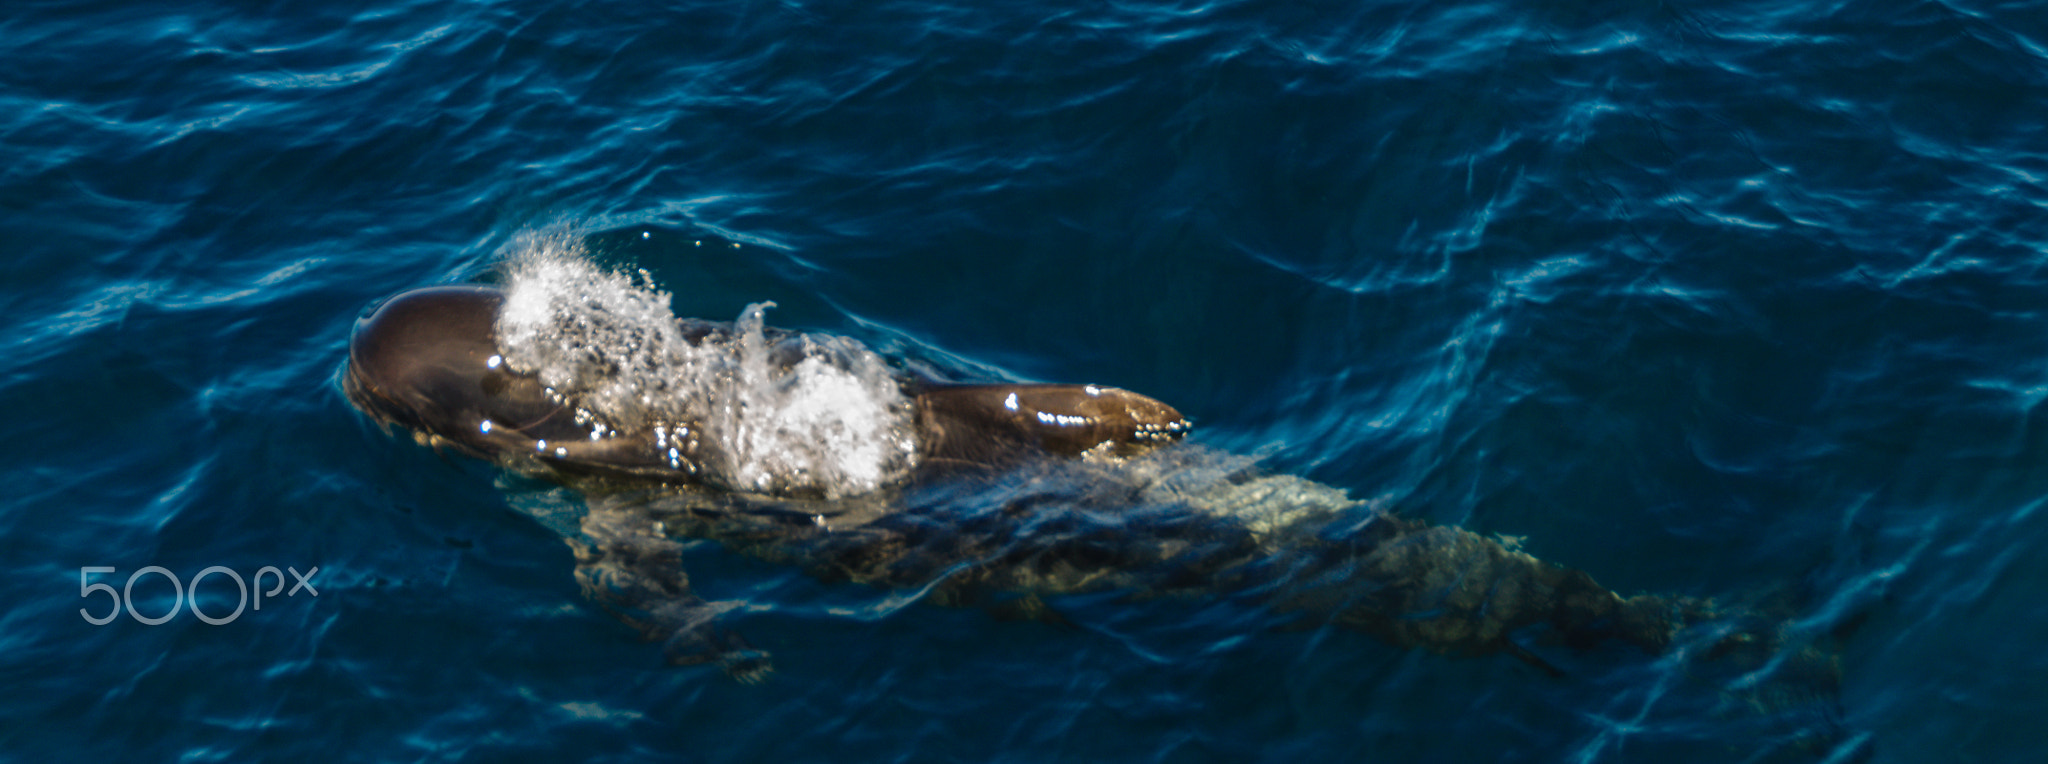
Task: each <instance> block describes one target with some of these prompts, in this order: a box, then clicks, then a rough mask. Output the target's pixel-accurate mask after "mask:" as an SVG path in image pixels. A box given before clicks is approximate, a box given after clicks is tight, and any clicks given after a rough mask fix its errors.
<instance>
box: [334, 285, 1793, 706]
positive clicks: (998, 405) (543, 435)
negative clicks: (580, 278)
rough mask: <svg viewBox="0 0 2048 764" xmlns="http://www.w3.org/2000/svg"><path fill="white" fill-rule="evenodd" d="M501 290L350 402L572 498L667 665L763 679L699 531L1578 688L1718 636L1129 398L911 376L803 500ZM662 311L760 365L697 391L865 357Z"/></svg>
mask: <svg viewBox="0 0 2048 764" xmlns="http://www.w3.org/2000/svg"><path fill="white" fill-rule="evenodd" d="M511 299H512V298H511V297H509V296H508V294H507V292H506V291H504V290H500V289H498V288H495V287H490V286H481V285H467V286H442V287H432V288H425V289H419V290H415V291H410V292H406V293H403V294H400V295H397V296H395V297H392V298H389V299H387V300H385V301H384V302H383V303H382V304H381V305H380V306H378V307H376V308H375V309H374V310H373V311H372V312H370V313H369V315H367V316H366V317H364V318H362V319H361V320H359V321H358V323H357V326H356V328H355V330H354V332H353V334H352V336H351V338H350V341H349V349H348V362H347V370H346V372H345V374H344V389H345V391H346V393H347V396H348V398H349V400H350V401H352V402H353V403H354V405H355V406H357V407H358V408H359V409H360V410H361V411H363V412H364V413H366V414H367V415H369V416H370V417H372V418H373V419H375V420H377V421H379V422H382V423H385V424H388V425H396V426H398V427H401V428H403V429H404V430H406V431H409V432H410V433H412V434H413V435H414V436H416V437H417V438H418V439H419V440H420V441H421V442H423V443H427V444H430V445H434V446H437V447H443V448H448V449H452V450H454V451H458V452H461V453H465V454H469V455H472V456H476V457H480V458H483V459H487V460H491V461H493V462H495V463H497V464H500V465H503V466H505V467H507V468H510V469H514V470H517V471H521V472H527V473H532V474H540V475H544V476H547V477H551V478H554V479H557V480H560V481H563V482H566V483H569V484H571V485H573V486H575V487H578V488H580V489H582V490H583V492H584V494H585V496H586V499H587V502H588V505H589V506H588V511H587V513H586V515H585V516H584V517H583V519H582V521H581V522H582V528H581V532H580V533H579V534H577V537H576V538H572V539H570V543H571V545H572V546H573V547H574V548H575V549H576V552H577V560H578V569H577V576H578V578H579V580H580V581H581V582H582V583H583V585H584V588H585V590H586V593H587V594H588V595H589V596H590V597H591V598H592V600H593V601H595V602H596V603H597V604H599V605H600V606H602V607H604V608H605V609H607V610H610V611H611V612H613V613H615V614H616V615H618V616H619V617H620V618H621V619H623V620H625V621H626V622H627V623H629V624H631V625H633V626H635V627H637V628H639V629H641V630H642V631H643V632H645V633H646V635H648V636H649V637H650V638H653V639H657V640H659V641H662V642H663V643H664V644H665V645H666V646H667V650H668V654H669V656H670V658H671V659H672V661H673V662H676V663H679V664H688V663H706V662H709V663H714V664H716V665H719V666H721V667H723V668H724V669H725V670H726V671H727V672H729V673H730V674H732V675H733V676H735V677H736V678H739V679H742V680H747V681H751V680H755V679H758V678H759V677H760V676H762V674H763V673H765V672H766V671H767V670H768V666H769V664H768V658H767V656H766V654H765V653H763V652H762V651H760V650H757V649H755V648H753V647H752V646H751V645H749V644H748V643H747V642H746V641H745V640H744V639H742V638H741V637H739V636H738V635H737V634H736V633H734V632H732V631H730V630H728V629H727V628H726V627H725V626H723V625H721V618H720V613H721V612H723V611H725V610H729V609H730V608H731V605H729V604H720V603H711V602H706V601H703V600H701V599H699V598H698V597H697V596H696V595H695V594H694V593H693V592H692V589H691V587H690V582H689V578H688V576H687V574H686V573H685V572H684V571H683V570H682V566H681V563H680V556H679V554H678V553H679V550H680V548H681V546H680V544H681V540H684V539H698V538H701V539H711V540H714V541H717V542H719V543H721V544H722V545H723V546H725V547H726V548H728V549H730V550H732V551H735V552H738V553H742V554H748V555H753V556H755V557H759V558H762V559H766V560H770V561H774V562H780V563H787V564H791V565H795V566H798V567H800V568H802V569H804V570H805V571H807V572H808V573H810V574H812V575H814V576H816V577H818V578H820V579H823V580H826V581H846V582H853V583H858V584H864V585H869V586H875V587H886V588H893V589H905V590H914V591H917V592H919V593H920V596H921V597H922V598H923V599H924V600H925V601H928V602H933V603H936V604H942V605H988V606H991V607H1000V608H1013V609H1015V610H1017V611H1019V612H1022V613H1025V614H1027V615H1032V616H1034V617H1040V618H1046V619H1049V620H1057V619H1058V616H1057V614H1055V613H1052V612H1051V611H1050V609H1049V608H1047V607H1046V606H1045V604H1044V600H1043V599H1041V598H1042V597H1045V596H1051V595H1059V594H1069V593H1078V592H1089V591H1122V592H1129V593H1132V594H1134V595H1140V596H1152V595H1160V594H1190V595H1214V594H1218V593H1244V594H1246V595H1247V596H1250V597H1253V598H1256V599H1257V600H1258V601H1260V602H1263V603H1265V604H1266V605H1268V606H1270V607H1272V608H1274V609H1276V610H1279V611H1287V612H1298V613H1302V614H1304V615H1306V616H1308V617H1311V618H1314V619H1317V620H1318V621H1320V622H1327V623H1333V624H1336V625H1339V626H1343V627H1348V628H1352V629H1355V630H1359V631H1362V632H1365V633H1368V634H1372V635H1374V636H1377V637H1378V638H1380V639H1383V640H1385V641H1387V642H1390V643H1392V644H1395V645H1400V646H1405V647H1419V648H1424V649H1428V650H1431V651H1435V652H1439V653H1447V654H1464V655H1476V654H1487V653H1506V654H1509V655H1512V656H1514V657H1516V658H1519V659H1521V660H1523V661H1525V662H1527V663H1529V664H1530V665H1532V666H1535V667H1537V668H1539V669H1541V670H1543V671H1545V672H1547V673H1551V674H1562V673H1563V672H1562V671H1560V670H1559V669H1557V668H1556V667H1555V664H1554V662H1553V661H1551V660H1549V659H1546V658H1544V657H1542V656H1541V655H1539V652H1541V651H1545V650H1549V649H1553V648H1555V647H1557V646H1568V647H1572V648H1579V649H1588V648H1592V647H1594V646H1596V645H1600V644H1603V643H1621V644H1626V645H1632V646H1634V647H1635V648H1638V649H1640V650H1642V651H1645V652H1648V653H1652V654H1657V653H1662V652H1664V651H1666V650H1668V649H1670V648H1671V647H1672V646H1673V644H1674V643H1675V641H1677V640H1680V639H1681V637H1682V635H1683V634H1684V633H1686V630H1687V629H1689V628H1690V627H1693V626H1696V625H1699V624H1703V623H1707V622H1710V621H1715V620H1717V619H1724V618H1727V616H1726V615H1725V614H1724V613H1722V612H1720V610H1718V609H1717V607H1716V606H1715V604H1714V603H1713V602H1711V601H1709V600H1705V599H1700V598H1694V597H1685V596H1658V595H1649V594H1638V595H1633V596H1625V595H1623V594H1621V593H1618V592H1616V591H1613V590H1611V589H1608V588H1606V587H1604V586H1602V585H1600V584H1599V583H1597V582H1596V581H1595V580H1594V579H1593V577H1592V576H1590V575H1589V574H1587V573H1585V572H1583V571H1579V570H1574V569H1570V568H1566V567H1564V566H1560V565H1557V564H1553V563H1550V562H1545V561H1543V560H1540V559H1537V558H1535V557H1533V556H1531V555H1529V554H1528V553H1526V552H1523V551H1521V550H1520V549H1519V545H1518V544H1515V543H1511V542H1504V541H1502V540H1497V539H1494V538H1488V537H1485V536H1481V535H1479V534H1476V533H1473V532H1470V531H1466V530H1463V529H1460V528H1456V527H1447V526H1437V525H1430V524H1428V523H1423V522H1418V521H1414V520H1409V519H1404V518H1401V517H1397V516H1394V515H1392V514H1388V513H1385V512H1383V511H1380V510H1378V509H1377V508H1374V507H1370V506H1366V505H1364V504H1362V503H1361V502H1358V501H1354V500H1351V499H1349V498H1348V497H1346V496H1345V495H1344V493H1343V492H1342V491H1339V490H1336V489H1332V488H1330V487H1328V486H1322V485H1319V484H1316V483H1313V482H1312V481H1307V480H1303V479H1300V478H1296V477H1292V476H1287V475H1280V474H1274V473H1270V472H1266V471H1264V470H1262V469H1260V468H1258V467H1257V466H1256V464H1255V463H1253V462H1252V460H1249V459H1246V458H1243V457H1234V456H1230V455H1224V454H1219V453H1218V452H1215V451H1213V450H1209V449H1205V448H1203V447H1201V446H1199V445H1196V444H1191V443H1182V442H1180V441H1182V439H1183V438H1184V436H1185V435H1187V434H1188V432H1189V430H1190V425H1189V422H1188V420H1187V418H1186V417H1184V416H1182V415H1181V413H1180V412H1178V411H1176V410H1175V409H1174V408H1173V407H1171V406H1169V405H1167V404H1165V403H1162V402H1160V401H1157V400H1154V399H1152V398H1149V397H1146V396H1143V395H1140V394H1137V393H1133V392H1130V391H1127V390H1122V389H1118V388H1114V387H1105V386H1096V385H1063V384H1053V385H1046V384H976V385H959V384H948V383H944V382H941V381H936V380H932V379H925V378H920V377H918V376H917V375H915V374H909V373H900V374H896V375H895V376H894V377H893V378H892V379H893V381H892V384H894V385H896V386H897V388H898V389H899V390H900V392H901V393H902V395H903V398H904V401H906V402H905V403H902V404H901V405H900V406H899V408H902V409H905V410H904V411H902V412H900V413H902V414H903V415H904V417H903V418H904V420H905V421H907V422H908V423H909V425H908V428H907V432H908V435H907V439H906V440H905V441H904V442H901V443H895V444H894V445H890V446H889V447H887V448H883V449H881V456H880V457H879V458H881V459H883V460H884V461H889V460H894V462H893V463H900V464H903V465H908V466H907V467H906V468H905V469H903V470H901V471H899V472H895V473H882V474H883V475H884V478H885V479H882V480H880V481H879V482H877V483H875V484H874V485H872V486H870V487H867V488H866V489H864V490H860V491H855V492H850V493H849V492H845V491H838V492H835V491H833V490H831V489H829V488H828V487H820V486H819V485H818V484H807V483H805V482H804V481H803V480H802V479H800V478H801V474H799V473H803V472H804V470H805V469H809V468H802V469H796V470H794V472H792V473H791V474H798V477H797V478H789V479H786V480H781V482H777V480H776V479H747V478H746V477H745V474H746V473H745V468H746V467H747V466H748V465H746V464H739V465H738V466H734V465H735V462H736V461H738V462H744V461H746V458H745V457H747V456H748V455H747V454H740V453H738V452H739V451H742V450H744V449H742V448H741V447H739V446H735V445H732V441H734V440H735V439H736V437H737V436H735V435H734V433H733V432H730V431H727V432H720V431H719V427H720V424H719V422H718V421H716V420H718V419H719V417H721V416H728V415H730V416H738V414H737V413H734V412H733V411H732V409H735V408H745V406H746V405H747V404H746V402H745V401H743V400H742V401H740V402H738V403H734V402H732V401H730V400H728V401H725V402H723V403H722V404H717V405H711V406H701V407H698V408H697V409H694V410H696V411H698V412H699V414H698V415H697V416H696V417H695V418H694V419H693V418H690V417H684V416H678V415H675V414H674V410H672V411H670V412H669V413H668V414H659V413H644V412H643V413H641V414H636V415H635V417H633V418H628V417H622V416H619V415H618V414H616V413H613V414H611V415H609V416H607V415H604V414H602V413H601V412H599V413H593V412H592V411H591V410H590V409H589V408H588V407H587V406H586V405H585V404H587V403H588V402H589V400H588V399H591V398H594V397H596V396H598V395H600V393H599V392H594V391H598V390H600V388H599V387H597V386H595V383H591V382H590V381H589V379H584V380H583V381H581V382H578V381H576V380H575V379H570V378H568V377H562V378H559V379H552V380H551V379H549V378H548V377H547V375H546V374H544V373H541V372H536V371H534V370H531V369H521V368H518V366H519V365H518V364H515V363H513V361H512V359H511V358H510V357H509V356H508V353H510V352H511V348H509V347H508V345H509V344H511V343H509V342H508V341H507V339H506V337H505V336H504V335H505V333H506V330H505V322H506V316H505V314H507V313H508V312H509V311H511V310H512V308H511V307H509V306H508V302H509V301H510V300H511ZM600 313H602V311H600ZM750 315H751V319H752V320H755V321H757V320H758V311H755V312H754V313H752V314H750ZM600 319H601V316H600ZM578 320H599V319H591V318H587V317H586V318H580V319H578ZM670 320H672V321H673V322H674V323H673V325H672V326H669V327H664V328H662V329H661V330H662V331H668V330H669V329H674V330H675V332H674V334H673V337H675V338H680V342H681V345H682V347H680V348H679V349H674V351H673V352H685V351H688V352H695V351H696V350H700V349H706V348H710V349H723V350H722V351H721V352H725V351H730V353H731V354H735V355H734V357H739V358H743V359H745V358H751V359H752V360H751V361H746V360H742V361H734V362H732V363H730V364H728V365H726V366H722V367H718V368H717V369H714V370H713V372H709V373H707V376H705V378H704V379H705V380H709V381H702V384H709V385H716V384H724V383H729V382H732V381H733V378H734V377H735V375H742V374H744V373H746V372H745V368H746V366H747V364H748V363H752V364H754V365H755V366H757V367H763V368H779V369H783V370H785V371H787V370H792V369H799V368H808V367H806V366H805V365H806V364H811V365H813V366H818V365H821V364H822V365H824V366H829V365H830V364H832V363H838V364H840V365H841V366H848V367H850V366H852V365H857V364H856V363H855V362H854V361H849V360H847V359H846V357H845V356H846V353H844V352H841V351H844V350H845V348H844V347H840V346H831V345H830V343H825V344H822V345H821V344H820V343H818V342H815V341H811V340H806V339H804V338H803V337H802V336H799V335H795V334H792V333H780V332H776V331H775V330H769V329H765V328H761V327H758V326H750V325H749V320H748V319H746V318H743V320H742V321H739V322H735V323H732V324H721V323H715V322H708V321H697V320H691V319H676V318H673V317H671V318H670ZM636 331H638V330H636ZM630 336H635V337H637V336H639V335H630ZM750 338H751V339H750ZM634 342H639V340H634ZM571 349H572V350H573V349H574V348H571ZM629 363H651V362H643V361H620V360H618V359H598V361H595V362H592V363H588V364H585V366H586V367H589V368H590V369H595V371H590V372H589V373H588V374H587V375H586V376H587V377H589V378H594V379H598V380H599V381H602V380H603V379H605V378H608V377H609V376H614V375H618V374H624V373H626V371H627V370H624V369H621V368H618V367H619V366H621V365H622V364H629ZM557 376H560V375H557ZM834 379H836V378H834ZM565 380H566V381H565ZM721 380H723V381H722V382H721ZM674 394H676V395H687V394H691V391H689V390H681V391H675V392H674ZM644 397H645V396H643V398H644ZM640 403H642V404H645V403H647V401H645V400H641V401H640ZM636 405H637V404H636ZM650 405H651V404H650ZM892 405H894V404H892ZM632 410H633V411H639V409H632ZM675 410H682V409H675ZM647 411H654V410H653V409H648V410H647ZM741 413H743V412H741ZM826 413H827V414H829V413H830V412H826ZM629 419H630V420H629ZM733 421H734V422H739V424H733V422H728V423H727V424H728V425H731V426H732V427H737V428H741V429H744V427H745V426H748V425H746V423H745V422H742V421H740V420H737V419H736V420H733ZM841 424H843V423H841ZM834 428H836V429H834ZM728 429H731V428H728ZM843 429H845V428H844V427H841V426H839V425H838V424H835V425H833V427H831V428H826V429H824V430H820V431H821V432H832V433H838V434H840V435H845V434H847V433H841V432H839V431H840V430H843ZM852 434H854V435H858V434H860V433H852ZM750 453H751V452H750ZM1013 468H1014V469H1019V470H1023V471H1024V474H1045V473H1047V472H1048V471H1049V472H1054V473H1061V474H1065V475H1068V476H1070V477H1072V476H1080V479H1073V480H1068V481H1065V482H1059V481H1053V482H1055V483H1058V484H1059V485H1061V486H1065V487H1062V488H1058V489H1046V490H1040V491H1036V492H1034V491H1033V490H1023V489H1018V488H1015V487H1014V486H1007V485H1005V484H1004V482H1003V481H1004V480H1005V477H1004V475H1005V473H1004V472H1003V470H1005V469H1013ZM1032 470H1037V472H1035V473H1034V472H1031V471H1032ZM1073 486H1079V487H1073ZM961 492H967V493H970V494H973V493H975V492H979V494H977V496H979V497H980V499H981V503H982V504H984V505H986V506H988V507H991V508H992V509H989V510H987V511H980V512H973V513H966V514H962V513H958V512H951V511H948V510H947V506H948V497H950V496H954V495H957V494H959V493H961ZM1709 642H1710V646H1711V648H1712V649H1713V650H1716V651H1721V652H1727V651H1730V650H1736V651H1742V650H1747V651H1750V652H1752V653H1755V654H1757V655H1759V656H1762V655H1767V654H1769V653H1770V652H1771V651H1772V650H1774V649H1775V645H1776V640H1775V639H1774V637H1773V636H1772V632H1771V630H1770V629H1768V628H1749V627H1731V628H1723V629H1720V630H1719V631H1718V632H1716V636H1713V637H1711V638H1710V639H1709Z"/></svg>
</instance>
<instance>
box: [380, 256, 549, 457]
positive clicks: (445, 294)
mask: <svg viewBox="0 0 2048 764" xmlns="http://www.w3.org/2000/svg"><path fill="white" fill-rule="evenodd" d="M503 302H504V294H503V293H502V292H499V291H498V290H496V289H492V288H490V287H482V286H444V287H430V288H426V289H416V290H413V291H410V292H405V293H403V294H400V295H397V296H395V297H392V298H390V299H388V300H385V301H384V303H383V304H382V305H379V306H378V307H377V309H376V310H375V311H373V312H372V313H371V314H370V315H369V316H368V317H366V318H364V319H362V320H361V321H358V322H357V323H356V327H355V332H354V333H353V334H352V335H351V336H350V337H349V346H348V373H347V376H346V377H345V382H344V386H345V388H346V390H347V392H348V396H349V399H350V401H352V402H354V403H355V405H356V407H357V408H360V409H362V410H363V411H364V412H365V413H368V414H370V415H371V416H372V417H375V418H377V419H378V420H380V421H384V422H388V423H391V424H397V425H400V426H403V427H405V428H407V429H410V430H412V431H413V432H415V433H418V434H419V435H420V436H421V438H422V439H423V440H427V441H431V442H433V443H435V444H436V445H452V446H455V447H457V448H458V449H460V450H463V451H466V452H469V453H471V454H474V455H478V456H484V457H495V456H499V455H502V454H508V453H517V452H521V451H535V450H537V449H536V448H535V444H536V443H539V442H540V441H543V440H546V439H548V438H551V437H552V438H555V439H557V440H562V441H567V440H570V439H575V438H578V437H579V436H584V435H587V433H584V432H582V431H581V429H580V428H578V427H577V426H576V425H575V423H574V421H573V416H572V415H570V414H569V413H568V412H566V411H565V410H564V409H565V406H564V404H563V403H561V402H560V401H558V400H556V399H555V398H554V397H553V396H550V395H548V394H547V390H546V389H545V388H543V387H542V386H541V385H540V383H539V382H538V381H536V380H535V379H533V378H532V377H530V376H525V375H519V374H514V373H512V372H511V371H510V370H509V369H507V368H506V367H505V364H504V359H503V358H502V357H501V356H499V354H498V346H497V341H496V330H495V326H496V323H497V315H498V307H499V305H500V304H502V303H503ZM581 439H582V440H585V441H587V440H588V438H587V437H583V438H581Z"/></svg>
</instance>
